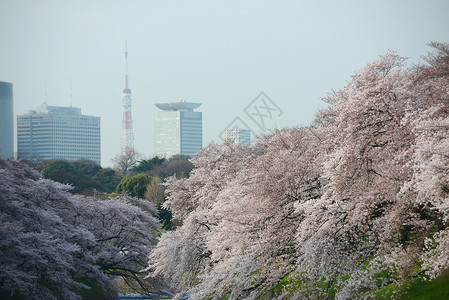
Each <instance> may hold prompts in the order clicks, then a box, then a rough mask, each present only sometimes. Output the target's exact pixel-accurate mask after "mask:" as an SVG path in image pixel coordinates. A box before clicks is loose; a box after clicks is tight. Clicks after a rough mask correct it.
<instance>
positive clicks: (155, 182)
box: [145, 176, 173, 230]
mask: <svg viewBox="0 0 449 300" xmlns="http://www.w3.org/2000/svg"><path fill="white" fill-rule="evenodd" d="M145 199H147V200H148V201H150V202H152V203H153V204H154V205H156V207H157V210H158V217H159V220H160V221H161V223H162V226H163V228H164V229H166V230H171V229H172V227H173V224H172V221H171V219H172V214H171V212H170V211H169V210H167V209H165V208H163V207H162V204H163V203H164V202H165V186H164V185H163V182H162V180H161V178H160V177H158V176H156V177H153V178H152V180H151V182H150V183H149V184H148V186H147V190H146V192H145Z"/></svg>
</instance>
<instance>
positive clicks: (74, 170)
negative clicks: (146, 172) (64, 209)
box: [43, 159, 120, 194]
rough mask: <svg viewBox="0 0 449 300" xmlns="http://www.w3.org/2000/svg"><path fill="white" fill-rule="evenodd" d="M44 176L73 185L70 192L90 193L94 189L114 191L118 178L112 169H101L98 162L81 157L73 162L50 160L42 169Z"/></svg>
mask: <svg viewBox="0 0 449 300" xmlns="http://www.w3.org/2000/svg"><path fill="white" fill-rule="evenodd" d="M43 175H44V177H45V178H48V179H52V180H55V181H58V182H61V183H65V184H70V185H72V186H73V190H72V193H75V194H92V193H93V190H94V189H96V190H98V191H101V192H106V193H110V192H114V191H115V188H116V186H117V184H118V183H119V182H120V178H119V177H118V175H117V174H116V173H115V171H114V170H112V169H110V168H107V169H103V168H102V167H101V166H100V165H99V164H97V163H95V162H93V161H90V160H86V159H81V160H77V161H74V162H69V161H66V160H62V159H58V160H54V161H51V162H50V163H49V164H48V165H47V166H46V167H45V168H44V169H43Z"/></svg>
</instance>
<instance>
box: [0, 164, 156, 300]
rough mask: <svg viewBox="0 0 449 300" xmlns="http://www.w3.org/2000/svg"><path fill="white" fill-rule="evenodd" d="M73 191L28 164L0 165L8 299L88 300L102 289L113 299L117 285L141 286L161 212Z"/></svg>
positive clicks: (1, 260)
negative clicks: (133, 282) (93, 288)
mask: <svg viewBox="0 0 449 300" xmlns="http://www.w3.org/2000/svg"><path fill="white" fill-rule="evenodd" d="M68 190H70V186H67V185H63V184H60V183H57V182H54V181H52V180H49V179H44V178H42V175H41V174H40V173H38V172H36V171H34V170H32V169H31V168H30V167H29V166H28V165H26V164H24V163H22V162H17V161H7V160H3V159H0V195H1V196H0V197H1V201H0V224H1V226H0V249H1V253H2V255H1V256H0V264H1V265H2V268H0V284H1V290H0V292H1V293H2V295H19V296H20V297H26V298H27V299H81V298H82V296H81V295H83V293H85V292H86V291H87V290H88V289H90V287H89V286H90V285H92V284H95V285H99V286H100V287H101V288H102V289H103V294H104V295H105V297H107V298H114V297H116V295H117V294H116V289H115V285H114V282H113V279H114V277H116V276H121V277H124V278H126V279H128V278H134V279H139V278H138V276H137V275H138V274H139V272H140V270H141V269H142V268H143V266H144V265H145V263H146V256H147V255H148V253H149V251H150V249H151V247H152V245H154V244H155V243H156V241H157V236H158V234H159V229H160V226H159V224H158V222H157V221H156V219H155V218H154V217H153V215H152V214H155V213H156V210H155V207H154V205H152V204H151V203H149V202H148V201H144V200H139V199H135V198H130V197H124V196H122V197H118V198H114V199H108V200H103V201H99V200H95V199H94V198H89V197H81V196H75V195H72V194H70V193H69V192H68Z"/></svg>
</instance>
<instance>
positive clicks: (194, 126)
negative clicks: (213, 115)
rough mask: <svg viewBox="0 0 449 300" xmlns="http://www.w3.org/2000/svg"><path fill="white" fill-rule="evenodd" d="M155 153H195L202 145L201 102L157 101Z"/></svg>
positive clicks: (165, 155)
mask: <svg viewBox="0 0 449 300" xmlns="http://www.w3.org/2000/svg"><path fill="white" fill-rule="evenodd" d="M155 105H156V107H157V108H159V109H161V111H159V112H158V113H157V116H156V128H155V154H156V155H157V156H160V157H167V158H168V157H171V156H173V155H177V154H182V155H189V156H193V155H195V154H196V153H197V152H198V151H199V150H200V149H201V147H202V146H203V125H202V124H203V121H202V113H201V112H198V111H194V109H196V108H198V107H199V106H200V105H201V103H192V102H185V101H181V102H173V103H157V104H155Z"/></svg>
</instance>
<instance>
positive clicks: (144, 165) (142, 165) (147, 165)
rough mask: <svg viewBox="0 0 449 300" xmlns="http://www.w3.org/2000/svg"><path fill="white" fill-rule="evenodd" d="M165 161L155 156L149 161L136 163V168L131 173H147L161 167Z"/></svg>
mask: <svg viewBox="0 0 449 300" xmlns="http://www.w3.org/2000/svg"><path fill="white" fill-rule="evenodd" d="M165 161H166V159H165V158H160V157H159V156H155V157H153V158H151V159H142V160H139V161H138V164H137V166H136V167H134V168H133V169H132V170H131V171H132V172H135V173H145V172H149V171H151V170H154V169H155V168H156V167H158V166H161V165H162V164H163V163H164V162H165Z"/></svg>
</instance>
